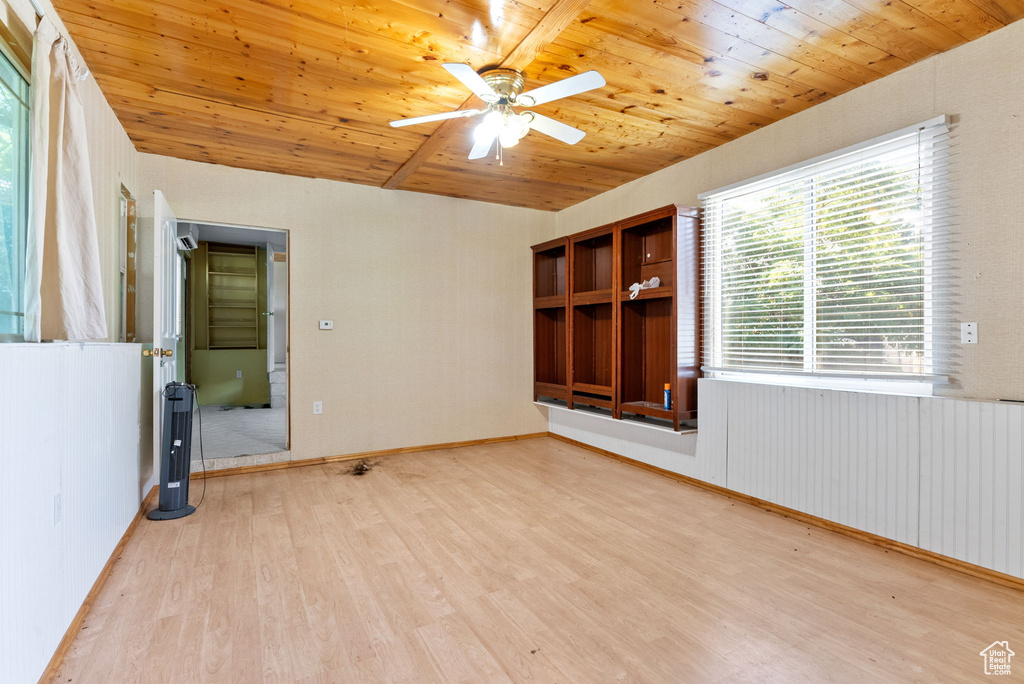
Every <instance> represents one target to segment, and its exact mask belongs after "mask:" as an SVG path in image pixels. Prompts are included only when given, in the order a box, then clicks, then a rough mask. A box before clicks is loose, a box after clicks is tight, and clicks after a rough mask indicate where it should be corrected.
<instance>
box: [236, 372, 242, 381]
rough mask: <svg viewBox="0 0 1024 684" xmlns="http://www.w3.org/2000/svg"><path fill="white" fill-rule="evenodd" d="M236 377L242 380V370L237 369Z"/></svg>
mask: <svg viewBox="0 0 1024 684" xmlns="http://www.w3.org/2000/svg"><path fill="white" fill-rule="evenodd" d="M235 377H236V378H238V379H239V380H241V379H242V371H235Z"/></svg>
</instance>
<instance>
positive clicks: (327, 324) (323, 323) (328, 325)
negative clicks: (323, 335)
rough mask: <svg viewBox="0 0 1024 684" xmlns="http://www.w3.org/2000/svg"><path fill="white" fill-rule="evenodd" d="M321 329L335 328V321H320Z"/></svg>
mask: <svg viewBox="0 0 1024 684" xmlns="http://www.w3.org/2000/svg"><path fill="white" fill-rule="evenodd" d="M320 329H321V330H334V321H320Z"/></svg>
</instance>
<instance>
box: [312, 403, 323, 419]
mask: <svg viewBox="0 0 1024 684" xmlns="http://www.w3.org/2000/svg"><path fill="white" fill-rule="evenodd" d="M323 412H324V402H322V401H314V402H313V415H314V416H319V415H322V414H323Z"/></svg>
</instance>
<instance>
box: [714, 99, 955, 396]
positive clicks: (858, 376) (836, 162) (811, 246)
mask: <svg viewBox="0 0 1024 684" xmlns="http://www.w3.org/2000/svg"><path fill="white" fill-rule="evenodd" d="M937 127H943V129H944V130H946V131H948V130H949V127H950V118H949V117H948V116H945V115H943V116H937V117H933V118H931V119H928V120H927V121H924V122H921V123H919V124H915V125H913V126H907V127H906V128H902V129H899V130H897V131H893V132H891V133H888V134H886V135H882V136H879V137H876V138H872V139H870V140H866V141H864V142H862V143H858V144H856V145H851V146H849V147H846V148H843V149H840V150H837V151H834V152H829V153H827V154H823V155H820V156H818V157H814V158H812V159H809V160H806V161H802V162H799V163H796V164H792V165H789V166H786V167H783V168H781V169H777V170H774V171H770V172H767V173H764V174H761V175H758V176H755V177H753V178H749V179H747V180H743V181H740V182H737V183H732V184H730V185H726V186H723V187H721V188H717V189H715V190H711V191H708V192H704V193H701V194H700V195H698V199H700V201H701V203H702V205H704V214H705V223H704V230H705V231H706V230H708V226H709V225H715V224H716V222H719V218H718V217H717V214H716V211H720V210H721V208H722V205H721V204H720V203H716V202H710V203H709V201H708V200H714V199H716V198H718V199H722V198H723V196H725V199H728V195H729V194H731V193H737V191H743V194H748V193H754V192H757V191H759V190H765V189H768V188H770V187H774V186H782V185H783V184H784V183H786V182H794V183H795V182H797V181H799V180H801V177H803V180H805V181H807V184H808V189H807V191H806V192H811V193H812V199H811V200H809V201H808V200H807V199H805V200H803V204H804V209H803V211H804V212H805V213H806V212H812V216H810V217H809V220H806V221H805V222H804V236H803V244H804V258H803V275H802V289H803V292H804V302H803V307H802V309H801V317H802V319H803V320H802V324H803V331H804V333H803V345H802V361H803V363H802V364H801V365H802V370H792V369H787V368H782V367H780V368H776V369H770V368H742V367H728V366H727V362H726V361H725V355H726V352H725V341H726V335H725V333H724V311H723V305H722V301H723V300H724V298H725V295H724V290H723V286H722V270H723V260H724V256H723V251H722V248H723V242H722V240H721V239H720V237H719V236H718V235H716V236H714V238H713V239H711V240H705V243H706V244H708V245H709V249H708V250H706V252H705V254H704V273H705V275H704V293H703V304H704V310H705V331H704V335H705V341H706V343H705V347H704V350H703V359H702V361H703V367H702V370H703V371H704V372H705V375H706V376H707V377H715V378H720V379H729V380H737V381H746V382H755V383H764V384H785V385H794V386H806V387H817V388H825V389H847V390H854V391H869V392H884V393H886V394H913V395H930V394H932V393H933V389H934V387H935V386H936V385H943V384H947V383H948V382H949V377H948V374H947V370H948V368H947V366H948V364H949V357H948V354H946V353H945V346H944V345H943V344H940V343H939V342H938V340H937V339H936V338H937V337H938V336H939V331H940V330H943V329H944V328H943V325H944V324H946V323H948V321H946V320H945V319H946V318H947V317H948V311H947V310H946V307H947V305H946V303H945V302H943V301H942V300H941V298H940V299H938V300H937V299H936V294H935V293H936V290H937V289H938V287H939V286H938V283H939V281H940V280H941V279H942V278H944V277H945V276H943V274H941V273H937V272H936V264H935V258H934V254H935V252H934V251H933V250H934V247H935V246H936V244H941V243H937V237H938V234H939V233H940V231H944V230H945V225H944V224H943V221H941V220H937V221H936V220H934V219H933V218H932V217H931V216H930V215H929V218H928V219H927V223H926V224H925V225H927V227H928V230H925V231H923V235H922V242H923V245H922V250H923V253H924V254H925V256H924V258H923V265H924V266H923V271H924V285H923V302H922V309H923V314H922V318H923V319H924V321H925V322H924V325H923V328H924V333H923V336H922V337H923V350H924V351H923V353H924V354H925V357H924V358H926V359H928V362H929V366H930V368H931V370H932V372H931V373H929V374H912V373H891V374H885V373H873V372H869V371H862V372H858V371H849V372H840V371H827V370H815V367H816V365H815V364H816V363H817V360H816V359H817V354H816V352H815V347H816V343H817V337H818V333H819V330H818V327H817V323H816V320H815V318H816V306H815V303H814V298H815V294H816V292H815V291H816V288H815V287H813V286H811V285H810V284H811V283H813V282H814V279H815V275H814V273H815V269H816V268H817V264H816V261H817V259H818V256H819V255H818V248H817V247H816V246H815V239H814V236H815V232H816V224H815V221H814V220H813V218H814V217H813V212H814V211H815V208H816V206H817V203H816V201H815V200H814V199H813V193H814V185H815V180H816V178H819V177H821V175H822V174H824V173H827V172H828V170H829V169H830V168H831V169H837V168H842V167H843V166H846V165H849V164H851V161H852V160H854V159H855V158H856V155H857V154H858V153H862V152H863V153H868V152H871V151H872V149H873V148H880V147H881V146H884V145H885V144H887V143H895V141H898V140H901V139H905V138H907V137H909V136H911V135H914V134H920V133H921V132H922V131H925V130H934V129H936V128H937ZM880 154H881V153H880V152H875V154H874V155H872V156H880ZM920 154H921V153H920V152H919V155H920ZM865 158H866V159H867V157H865ZM812 167H816V168H814V170H813V171H810V169H811V168H812ZM786 176H792V179H790V180H787V179H786ZM937 185H938V183H933V182H929V183H925V184H923V186H922V190H923V192H924V193H925V195H924V196H923V197H922V206H923V207H927V209H926V211H929V212H932V211H934V208H935V207H936V206H940V205H942V204H943V203H945V202H948V193H947V194H946V195H943V196H942V197H936V193H937V192H939V191H940V189H939V188H937V187H936V186H937ZM759 186H761V187H759ZM737 194H738V193H737ZM805 197H806V194H805ZM718 225H720V223H718ZM942 237H946V236H945V234H944V235H942ZM808 299H810V301H808ZM808 312H810V315H809V316H808Z"/></svg>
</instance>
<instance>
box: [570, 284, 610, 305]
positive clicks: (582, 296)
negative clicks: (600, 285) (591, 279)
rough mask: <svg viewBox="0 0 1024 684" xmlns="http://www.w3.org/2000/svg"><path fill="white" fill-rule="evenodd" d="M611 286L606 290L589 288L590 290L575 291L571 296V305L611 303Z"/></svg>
mask: <svg viewBox="0 0 1024 684" xmlns="http://www.w3.org/2000/svg"><path fill="white" fill-rule="evenodd" d="M612 299H613V297H612V291H611V288H608V289H607V290H591V291H590V292H577V293H575V294H573V296H572V304H573V306H584V305H587V304H611V303H612Z"/></svg>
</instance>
